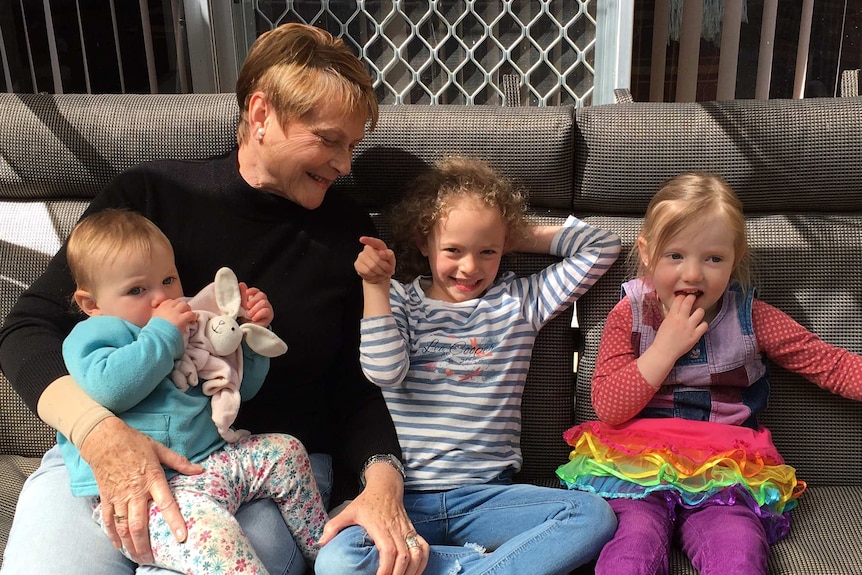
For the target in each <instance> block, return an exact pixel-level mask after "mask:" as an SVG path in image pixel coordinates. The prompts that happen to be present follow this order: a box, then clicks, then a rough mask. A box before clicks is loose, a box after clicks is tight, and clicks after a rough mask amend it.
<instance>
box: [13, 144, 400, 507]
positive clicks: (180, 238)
mask: <svg viewBox="0 0 862 575" xmlns="http://www.w3.org/2000/svg"><path fill="white" fill-rule="evenodd" d="M237 166H238V164H237V154H236V151H234V152H232V153H230V154H227V155H226V156H222V157H218V158H213V159H211V160H206V161H185V162H178V161H157V162H149V163H145V164H142V165H140V166H137V167H134V168H131V169H129V170H127V171H126V172H124V173H122V174H120V175H119V176H117V177H116V178H115V179H114V181H113V182H112V183H111V184H109V185H108V187H107V188H106V189H105V190H104V191H103V192H102V193H101V194H100V195H99V196H97V197H96V198H95V199H94V200H93V201H92V203H91V204H90V206H89V207H88V209H87V212H86V213H92V212H94V211H98V210H102V209H105V208H109V207H123V208H129V209H133V210H135V211H138V212H140V213H142V214H144V215H145V216H147V217H148V218H150V219H151V220H152V221H153V222H155V224H156V225H158V226H159V228H161V229H162V231H163V232H164V233H165V235H167V237H168V238H169V239H170V241H171V243H172V244H173V246H174V250H175V255H176V262H177V268H178V270H179V273H180V279H181V281H182V284H183V289H184V290H185V292H186V293H187V294H193V293H197V291H198V290H199V289H201V288H202V287H204V286H205V285H207V284H208V283H210V282H211V281H213V279H214V277H215V273H216V270H218V269H219V268H220V267H222V266H228V267H230V268H232V269H233V270H234V271H235V272H236V274H237V277H238V278H239V279H240V281H244V282H246V283H247V284H248V285H249V286H255V287H258V288H260V289H261V290H263V291H264V292H265V293H266V294H267V296H268V297H269V300H270V302H271V303H272V306H273V309H274V310H275V320H274V321H273V323H272V329H273V330H274V331H275V333H277V334H278V335H279V336H280V337H281V338H282V339H283V340H284V341H285V342H286V343H287V344H288V351H287V353H286V354H285V355H283V356H280V357H278V358H275V359H273V360H272V362H271V367H270V371H269V374H268V376H267V378H266V382H265V383H264V385H263V388H262V389H261V391H260V392H259V393H258V394H257V396H256V397H255V398H254V399H253V400H251V401H249V402H247V403H245V404H243V406H242V408H241V409H240V412H239V418H238V419H237V422H236V423H237V425H238V426H239V427H242V428H245V429H249V430H251V431H252V432H254V433H265V432H284V433H290V434H292V435H294V436H296V437H297V438H299V439H300V440H301V441H302V442H303V443H304V444H305V446H306V449H307V450H308V451H309V453H329V454H331V455H332V456H333V458H334V463H335V469H336V470H339V469H346V470H348V471H350V472H352V473H354V474H355V473H358V472H359V470H360V468H361V466H362V464H363V463H364V462H365V460H366V459H367V458H368V457H370V456H371V455H373V454H376V453H392V454H395V455H396V456H398V457H400V456H401V450H400V447H399V446H398V440H397V436H396V434H395V429H394V427H393V425H392V420H391V418H390V416H389V412H388V410H387V409H386V404H385V402H384V400H383V398H382V395H381V393H380V390H379V389H378V388H377V387H376V386H374V385H372V384H370V383H369V382H368V381H367V380H366V379H365V377H364V376H363V375H362V372H361V370H360V368H359V359H358V358H359V355H358V353H359V352H358V350H359V320H360V318H361V316H362V291H361V282H360V279H359V277H358V276H357V274H356V272H355V270H354V268H353V262H354V260H355V258H356V255H357V254H358V253H359V251H360V249H361V247H362V246H361V245H360V243H359V237H360V236H362V235H376V234H375V229H374V224H373V223H372V221H371V218H370V217H369V216H368V214H367V213H365V212H364V211H363V210H361V209H360V208H359V207H358V206H357V205H355V204H354V203H353V202H351V201H350V200H349V199H348V198H345V197H343V196H341V195H339V194H337V193H334V192H332V191H330V192H329V193H327V195H326V198H325V200H324V201H323V203H322V205H321V206H320V207H319V208H317V209H314V210H307V209H305V208H303V207H301V206H299V205H297V204H296V203H294V202H292V201H290V200H287V199H285V198H282V197H279V196H276V195H274V194H271V193H267V192H264V191H261V190H257V189H255V188H252V187H251V186H249V185H248V184H247V183H246V182H245V181H244V180H243V179H242V178H241V177H240V175H239V171H238V167H237ZM86 213H85V215H86ZM74 289H75V285H74V282H73V281H72V277H71V275H70V272H69V270H68V267H67V266H66V257H65V247H64V248H63V249H61V250H60V251H59V253H58V254H57V255H56V256H55V257H54V258H53V259H52V261H51V262H50V264H49V265H48V268H47V270H46V271H45V273H44V274H43V275H42V276H41V277H39V279H38V280H36V282H34V283H33V285H32V286H31V287H30V288H29V289H27V290H26V292H25V293H24V294H23V295H22V296H21V298H20V299H19V300H18V302H17V303H16V304H15V306H14V307H13V309H12V310H11V312H10V313H9V315H8V317H7V318H6V322H5V324H4V326H3V330H2V332H0V368H2V370H3V373H4V374H5V375H6V377H7V378H8V379H9V381H10V382H11V383H12V386H13V387H14V388H15V390H16V391H17V392H18V394H19V395H20V396H21V397H22V398H23V399H24V401H25V402H26V403H27V405H28V406H29V407H30V409H32V410H33V411H34V412H35V409H36V405H37V402H38V400H39V397H40V396H41V394H42V392H43V391H44V390H45V388H46V387H47V386H48V385H49V384H50V383H51V382H52V381H54V380H55V379H57V378H58V377H60V376H63V375H66V374H67V373H68V372H67V370H66V367H65V365H64V363H63V358H62V355H61V344H62V340H63V338H64V337H65V336H66V334H68V333H69V331H70V330H71V328H72V326H73V325H74V324H75V323H76V322H77V321H79V320H80V319H82V317H81V316H80V315H76V314H75V313H74V311H73V310H72V309H71V301H72V300H71V296H72V293H73V292H74ZM348 483H351V484H353V482H352V481H351V482H348ZM350 491H351V490H350V489H347V490H346V492H347V493H348V494H349V492H350Z"/></svg>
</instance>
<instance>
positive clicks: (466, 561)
mask: <svg viewBox="0 0 862 575" xmlns="http://www.w3.org/2000/svg"><path fill="white" fill-rule="evenodd" d="M404 506H405V507H406V509H407V513H408V515H409V516H410V520H411V521H412V522H413V525H414V527H415V528H416V531H417V532H418V533H419V535H421V536H422V537H423V538H425V540H426V541H428V543H429V544H431V556H430V559H429V561H428V567H427V568H426V569H425V575H438V574H439V575H443V574H455V573H458V574H472V573H495V574H509V573H511V574H513V575H524V574H525V573H542V574H543V575H552V574H554V573H561V574H564V573H568V572H569V571H571V570H572V569H574V568H575V567H577V566H578V565H582V564H584V563H586V562H588V561H589V560H591V559H592V558H593V557H595V556H596V555H597V554H598V553H599V551H600V550H601V548H602V546H603V545H604V544H605V542H607V541H608V540H609V539H610V538H611V537H612V536H613V534H614V530H615V529H616V519H615V518H614V514H613V512H612V511H611V509H610V506H609V505H608V504H607V503H606V502H605V501H604V500H603V499H601V498H600V497H597V496H595V495H591V494H588V493H584V492H581V491H568V490H565V489H554V488H547V487H536V486H534V485H523V484H517V485H473V486H467V487H460V488H458V489H453V490H451V491H442V492H425V493H423V492H409V493H406V494H405V496H404ZM377 566H378V555H377V549H376V547H375V546H374V544H373V542H372V541H371V539H370V538H369V537H368V535H367V534H366V532H365V530H364V529H363V528H361V527H356V526H354V527H348V528H347V529H345V530H344V531H342V532H341V533H339V534H338V536H336V537H335V539H333V540H332V541H330V542H329V543H327V544H326V545H324V546H323V547H322V548H321V550H320V554H319V555H318V557H317V563H316V564H315V573H317V574H318V575H344V574H345V573H351V574H369V575H373V574H374V573H375V571H376V570H377Z"/></svg>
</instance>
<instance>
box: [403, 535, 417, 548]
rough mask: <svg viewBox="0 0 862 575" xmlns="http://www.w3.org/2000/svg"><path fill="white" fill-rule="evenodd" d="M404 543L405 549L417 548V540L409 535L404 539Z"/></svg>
mask: <svg viewBox="0 0 862 575" xmlns="http://www.w3.org/2000/svg"><path fill="white" fill-rule="evenodd" d="M404 542H405V543H407V549H416V548H417V547H419V540H418V539H417V538H416V536H415V535H409V536H407V537H406V538H405V539H404Z"/></svg>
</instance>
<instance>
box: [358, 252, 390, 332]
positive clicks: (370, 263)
mask: <svg viewBox="0 0 862 575" xmlns="http://www.w3.org/2000/svg"><path fill="white" fill-rule="evenodd" d="M359 241H360V242H361V243H362V244H363V245H364V247H363V248H362V251H361V252H359V255H358V256H356V261H355V262H354V264H353V267H354V269H356V273H358V274H359V277H361V278H362V292H363V294H364V301H365V308H364V312H363V317H377V316H381V315H391V314H392V306H391V305H390V303H389V280H390V279H391V278H392V274H394V273H395V253H394V252H393V251H392V250H390V249H389V248H387V247H386V242H384V241H383V240H380V239H378V238H371V237H367V236H363V237H361V238H359Z"/></svg>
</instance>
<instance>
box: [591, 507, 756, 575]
mask: <svg viewBox="0 0 862 575" xmlns="http://www.w3.org/2000/svg"><path fill="white" fill-rule="evenodd" d="M610 504H611V507H613V509H614V511H615V512H616V514H617V520H618V521H619V527H618V528H617V533H616V535H615V536H614V538H613V540H611V542H610V543H608V544H607V545H605V548H604V549H602V553H601V555H600V556H599V560H598V562H597V563H596V575H618V574H620V573H626V574H629V575H664V574H666V573H667V572H668V552H669V551H670V546H671V543H672V541H673V534H674V531H675V532H676V534H677V536H678V537H679V542H680V545H681V546H682V550H683V551H684V552H685V554H686V555H687V556H688V558H689V559H691V562H692V565H694V567H695V569H697V572H698V573H700V574H701V575H758V574H763V575H765V574H766V563H767V559H768V556H769V543H768V541H767V538H766V531H765V529H764V528H763V524H762V523H761V522H760V519H759V518H758V517H757V516H756V515H755V514H754V512H753V511H752V510H751V509H749V508H748V507H746V506H745V505H742V504H740V505H731V506H727V505H711V506H707V507H700V508H697V509H686V508H683V507H679V506H677V507H676V508H675V509H674V510H673V511H671V510H670V509H669V508H668V503H667V500H666V499H665V498H664V497H662V496H660V495H650V496H648V497H646V498H645V499H612V500H611V501H610Z"/></svg>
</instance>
